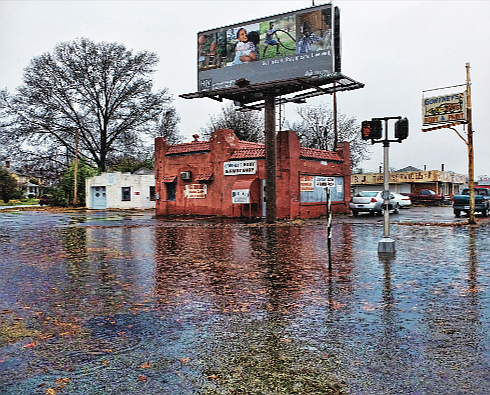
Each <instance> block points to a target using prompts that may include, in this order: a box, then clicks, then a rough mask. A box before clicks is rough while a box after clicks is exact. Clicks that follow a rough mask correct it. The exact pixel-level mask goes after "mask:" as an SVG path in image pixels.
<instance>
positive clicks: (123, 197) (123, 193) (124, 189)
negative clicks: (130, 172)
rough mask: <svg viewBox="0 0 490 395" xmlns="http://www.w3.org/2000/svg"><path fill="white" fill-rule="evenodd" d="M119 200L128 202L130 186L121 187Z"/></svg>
mask: <svg viewBox="0 0 490 395" xmlns="http://www.w3.org/2000/svg"><path fill="white" fill-rule="evenodd" d="M121 200H122V201H125V202H128V201H130V200H131V187H122V188H121Z"/></svg>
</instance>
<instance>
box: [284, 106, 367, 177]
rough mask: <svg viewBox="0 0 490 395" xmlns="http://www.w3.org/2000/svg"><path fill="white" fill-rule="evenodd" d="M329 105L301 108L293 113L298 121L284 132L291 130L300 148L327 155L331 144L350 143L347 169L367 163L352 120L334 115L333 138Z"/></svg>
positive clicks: (363, 148)
mask: <svg viewBox="0 0 490 395" xmlns="http://www.w3.org/2000/svg"><path fill="white" fill-rule="evenodd" d="M329 106H330V105H329V104H327V103H321V104H320V105H317V106H313V105H307V106H301V107H298V109H297V112H298V114H299V115H300V117H301V119H300V120H299V121H296V122H293V123H288V128H289V129H291V130H294V131H295V132H296V133H297V134H298V137H299V139H300V142H301V145H302V146H303V147H309V148H318V149H323V150H327V151H332V150H334V149H335V146H334V145H335V141H338V142H343V141H348V142H349V143H350V154H351V169H354V168H355V167H357V166H358V165H359V164H360V163H361V162H362V161H364V160H366V159H369V157H370V154H371V151H370V149H369V145H368V143H367V142H366V141H364V140H362V138H361V131H360V130H361V127H360V125H359V124H358V123H357V119H356V118H355V117H350V118H349V117H347V116H346V115H345V114H337V136H336V137H337V138H335V135H334V119H333V111H332V110H331V109H330V108H329Z"/></svg>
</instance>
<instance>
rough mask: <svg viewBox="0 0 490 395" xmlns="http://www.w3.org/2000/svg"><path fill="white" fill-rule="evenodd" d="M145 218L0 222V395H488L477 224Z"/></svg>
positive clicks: (13, 218)
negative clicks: (387, 229)
mask: <svg viewBox="0 0 490 395" xmlns="http://www.w3.org/2000/svg"><path fill="white" fill-rule="evenodd" d="M449 209H450V208H449ZM423 210H426V209H423ZM423 210H419V211H417V210H415V209H410V210H408V211H404V212H403V213H402V214H400V215H399V216H398V217H395V216H393V219H394V222H403V218H406V221H407V222H420V221H422V222H424V221H425V222H427V223H430V222H434V221H436V220H437V221H438V222H442V223H456V222H464V220H465V218H459V219H454V218H453V217H452V216H451V215H450V214H451V213H450V210H449V211H448V210H445V209H442V210H439V208H434V210H438V211H433V212H432V213H433V214H430V213H431V211H430V210H429V209H427V211H423ZM444 210H445V211H444ZM402 211H403V210H402ZM424 212H429V214H427V215H425V214H423V213H424ZM447 212H449V215H448V214H447ZM420 213H422V214H420ZM434 213H435V214H434ZM153 214H154V213H153V212H151V211H149V212H146V211H145V212H130V213H124V212H109V211H108V212H102V211H100V212H99V211H92V212H84V211H80V212H59V213H56V212H47V211H21V212H0V394H8V395H11V394H12V395H13V394H29V395H37V394H57V393H59V394H70V395H95V394H97V395H98V394H104V395H105V394H119V395H122V394H144V395H149V394H170V395H172V394H183V395H186V394H264V395H265V394H271V395H272V394H330V393H332V394H334V393H344V394H363V395H364V394H373V395H374V394H376V395H380V394H386V395H393V394H437V395H443V394H451V395H453V394H481V395H486V394H488V393H490V337H489V335H490V326H489V323H490V322H489V321H490V291H489V284H490V252H489V247H488V240H489V239H490V225H489V224H486V223H482V224H480V226H478V227H468V226H421V225H416V226H404V225H401V224H393V225H392V227H391V234H392V237H393V238H394V239H395V240H396V249H397V253H396V256H395V257H394V258H393V259H385V258H383V257H381V258H380V257H379V256H378V253H377V247H378V241H379V240H380V239H381V237H382V234H383V225H382V218H381V217H379V218H368V217H366V218H364V216H360V217H359V218H354V217H352V216H349V217H343V218H342V217H334V220H333V223H334V225H333V239H332V265H331V267H330V268H329V260H328V252H327V229H326V221H323V220H311V221H304V222H302V221H293V222H291V223H289V224H287V223H280V224H278V225H277V226H276V225H275V226H266V225H265V224H263V223H248V224H247V223H240V222H232V221H226V220H222V221H219V220H216V221H211V220H201V221H196V220H189V221H166V220H163V219H157V218H155V217H154V215H153ZM431 215H432V217H430V216H431ZM403 216H405V217H403ZM428 216H429V217H430V218H428ZM438 216H439V217H438ZM446 217H447V218H446ZM407 218H408V219H407ZM339 391H341V392H339Z"/></svg>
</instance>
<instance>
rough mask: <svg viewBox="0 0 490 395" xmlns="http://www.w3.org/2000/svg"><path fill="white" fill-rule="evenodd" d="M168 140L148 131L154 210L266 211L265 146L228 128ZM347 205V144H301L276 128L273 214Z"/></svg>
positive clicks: (303, 214)
mask: <svg viewBox="0 0 490 395" xmlns="http://www.w3.org/2000/svg"><path fill="white" fill-rule="evenodd" d="M198 138H199V136H197V135H194V139H195V140H194V141H193V142H190V143H184V144H176V145H170V144H168V143H167V141H166V140H165V139H164V138H162V137H158V138H156V139H155V182H156V184H155V186H156V199H157V200H156V214H157V215H158V216H171V215H204V216H224V217H263V216H265V210H266V204H267V193H266V189H265V175H266V173H265V171H266V170H265V147H264V145H263V144H259V143H251V142H246V141H240V140H239V139H238V138H237V136H236V135H235V133H234V132H233V131H232V130H230V129H220V130H217V131H215V133H214V134H213V135H212V136H211V138H210V140H209V141H199V140H198ZM326 188H329V191H330V196H331V207H332V211H333V212H336V213H347V212H348V210H349V209H348V203H349V199H350V154H349V144H348V143H343V144H341V145H340V146H339V147H338V148H337V149H336V150H335V151H324V150H318V149H311V148H304V147H301V146H300V143H299V139H298V137H297V136H296V133H294V132H291V131H282V132H279V133H278V134H277V217H278V219H287V218H315V217H320V216H321V215H323V214H325V213H326V209H327V204H326V196H327V192H326Z"/></svg>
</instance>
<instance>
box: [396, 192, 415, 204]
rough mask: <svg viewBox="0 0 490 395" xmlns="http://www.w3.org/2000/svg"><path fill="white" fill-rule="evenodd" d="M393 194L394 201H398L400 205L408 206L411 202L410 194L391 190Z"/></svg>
mask: <svg viewBox="0 0 490 395" xmlns="http://www.w3.org/2000/svg"><path fill="white" fill-rule="evenodd" d="M391 193H392V194H393V195H394V196H395V201H396V202H397V203H398V205H399V206H400V207H405V206H410V205H411V204H412V200H411V199H410V196H405V195H400V194H399V193H396V192H391Z"/></svg>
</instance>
